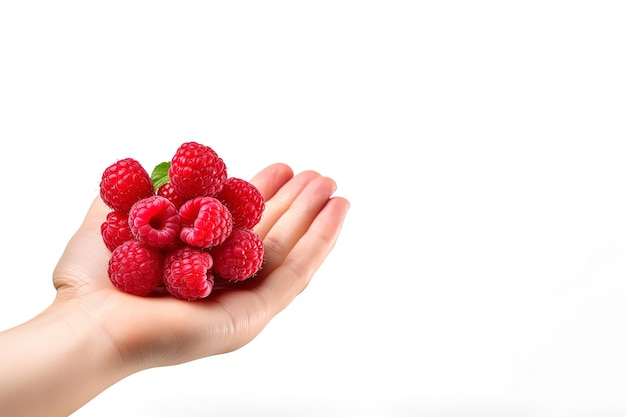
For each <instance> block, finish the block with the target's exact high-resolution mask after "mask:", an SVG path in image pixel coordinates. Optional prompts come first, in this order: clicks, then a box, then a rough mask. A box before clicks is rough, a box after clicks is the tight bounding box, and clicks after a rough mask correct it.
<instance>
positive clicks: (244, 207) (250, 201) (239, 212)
mask: <svg viewBox="0 0 626 417" xmlns="http://www.w3.org/2000/svg"><path fill="white" fill-rule="evenodd" d="M216 198H217V199H219V200H220V201H221V202H222V203H224V205H225V206H226V207H227V208H228V210H229V211H230V212H231V214H232V215H233V227H243V228H249V229H251V228H252V227H254V226H255V225H256V224H257V223H258V222H259V221H260V220H261V215H262V214H263V210H264V209H265V200H264V199H263V196H262V195H261V192H260V191H259V190H258V189H257V188H256V187H255V186H254V185H252V184H251V183H249V182H248V181H246V180H242V179H240V178H235V177H230V178H228V179H227V180H226V181H225V182H224V187H223V188H222V190H221V191H220V192H219V193H217V195H216Z"/></svg>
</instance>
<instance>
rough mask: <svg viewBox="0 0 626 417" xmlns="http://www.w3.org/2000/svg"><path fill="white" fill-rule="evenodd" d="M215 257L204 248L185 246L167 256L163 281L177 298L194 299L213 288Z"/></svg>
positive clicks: (205, 295)
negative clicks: (212, 269)
mask: <svg viewBox="0 0 626 417" xmlns="http://www.w3.org/2000/svg"><path fill="white" fill-rule="evenodd" d="M212 266H213V259H212V258H211V255H210V254H209V253H208V252H205V251H203V250H202V249H198V248H192V247H190V246H185V247H183V248H181V249H178V250H175V251H174V252H171V253H169V254H168V255H166V256H165V260H164V262H163V283H164V284H165V288H166V289H167V291H168V292H169V293H170V294H172V295H173V296H174V297H176V298H180V299H184V300H188V301H192V300H197V299H199V298H205V297H207V296H208V295H209V294H210V293H211V291H212V290H213V284H214V277H213V273H212V271H211V267H212Z"/></svg>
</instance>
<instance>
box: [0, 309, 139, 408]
mask: <svg viewBox="0 0 626 417" xmlns="http://www.w3.org/2000/svg"><path fill="white" fill-rule="evenodd" d="M96 333H97V327H96V326H94V325H93V324H90V322H89V319H88V318H86V317H84V316H82V315H81V313H80V310H78V309H75V308H72V307H71V306H70V305H67V304H61V305H57V304H55V305H53V306H51V307H50V308H48V309H47V310H46V311H45V312H43V313H42V314H40V315H39V316H37V317H35V318H33V319H32V320H30V321H28V322H26V323H24V324H22V325H19V326H17V327H14V328H12V329H9V330H6V331H4V332H2V333H0V415H6V416H15V417H18V416H47V417H53V416H67V415H69V414H71V413H72V412H73V411H75V410H76V409H78V408H80V407H81V406H82V405H84V404H85V403H86V402H88V401H89V400H91V399H92V398H93V397H95V396H96V395H98V394H99V393H100V392H102V391H103V390H104V389H106V388H107V387H109V386H110V385H112V384H114V383H115V382H117V381H119V380H120V379H122V378H123V377H125V376H127V375H128V374H129V373H130V371H128V370H125V369H123V367H122V364H121V362H120V361H119V360H118V359H117V355H116V352H115V350H114V349H113V348H112V347H111V346H110V344H109V345H107V343H106V339H105V338H104V337H102V336H98V335H97V334H96Z"/></svg>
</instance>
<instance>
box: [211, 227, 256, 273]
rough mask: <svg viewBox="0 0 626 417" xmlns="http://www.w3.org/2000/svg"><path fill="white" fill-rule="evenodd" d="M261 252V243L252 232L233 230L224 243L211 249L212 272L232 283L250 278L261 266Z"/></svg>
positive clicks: (248, 230)
mask: <svg viewBox="0 0 626 417" xmlns="http://www.w3.org/2000/svg"><path fill="white" fill-rule="evenodd" d="M263 252H264V250H263V241H262V240H261V238H260V237H259V236H258V235H257V234H256V233H255V232H254V231H252V230H250V229H241V228H240V229H235V230H233V232H232V233H231V234H230V236H229V237H228V238H227V239H226V240H225V241H224V243H222V244H221V245H219V246H216V247H214V248H212V249H211V251H210V253H211V255H212V256H213V262H214V265H213V271H214V272H215V273H216V274H217V275H219V276H220V277H222V278H225V279H228V280H232V281H243V280H245V279H248V278H251V277H252V276H254V275H255V274H256V273H257V272H258V271H259V269H260V268H261V265H262V264H263Z"/></svg>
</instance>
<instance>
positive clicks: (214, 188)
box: [168, 142, 227, 199]
mask: <svg viewBox="0 0 626 417" xmlns="http://www.w3.org/2000/svg"><path fill="white" fill-rule="evenodd" d="M168 175H169V178H170V182H171V183H172V187H174V189H175V191H176V193H177V194H178V195H180V196H182V197H183V198H185V199H191V198H194V197H201V196H208V197H213V196H214V195H215V194H216V193H217V192H219V191H220V190H221V189H222V186H223V185H224V181H226V178H227V173H226V164H224V161H223V160H222V159H221V158H220V157H219V156H218V155H217V153H215V151H214V150H213V149H211V148H210V147H208V146H205V145H201V144H199V143H196V142H186V143H183V144H182V145H181V146H180V147H179V148H178V149H177V150H176V153H175V154H174V156H173V158H172V161H171V165H170V168H169V171H168Z"/></svg>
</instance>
